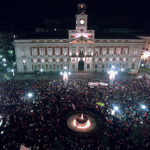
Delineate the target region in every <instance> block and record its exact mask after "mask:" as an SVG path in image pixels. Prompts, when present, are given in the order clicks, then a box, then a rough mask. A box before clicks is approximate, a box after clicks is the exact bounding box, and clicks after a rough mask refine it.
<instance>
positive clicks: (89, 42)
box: [69, 36, 95, 44]
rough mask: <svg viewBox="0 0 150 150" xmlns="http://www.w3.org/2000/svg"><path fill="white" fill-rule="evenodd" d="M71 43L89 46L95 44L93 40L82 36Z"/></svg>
mask: <svg viewBox="0 0 150 150" xmlns="http://www.w3.org/2000/svg"><path fill="white" fill-rule="evenodd" d="M69 43H70V44H86V43H87V44H93V43H95V42H94V41H92V40H89V39H87V38H85V37H83V36H80V37H79V38H77V39H74V40H72V41H70V42H69Z"/></svg>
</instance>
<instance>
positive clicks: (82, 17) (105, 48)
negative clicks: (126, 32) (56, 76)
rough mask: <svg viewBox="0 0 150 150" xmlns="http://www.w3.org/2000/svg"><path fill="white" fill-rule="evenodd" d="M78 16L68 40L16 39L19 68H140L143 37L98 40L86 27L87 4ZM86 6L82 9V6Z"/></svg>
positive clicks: (27, 69) (88, 69)
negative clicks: (85, 7)
mask: <svg viewBox="0 0 150 150" xmlns="http://www.w3.org/2000/svg"><path fill="white" fill-rule="evenodd" d="M80 8H81V12H80V13H79V14H78V15H76V29H75V30H69V31H68V35H69V38H68V39H16V40H14V45H15V53H16V62H17V71H18V72H22V73H23V72H34V71H40V69H43V71H44V72H57V71H62V70H63V69H64V66H67V67H68V70H69V71H72V72H78V71H84V72H102V71H107V70H108V69H110V68H111V67H112V65H113V66H115V68H116V69H117V70H118V71H119V70H121V69H122V68H123V69H124V70H130V69H132V70H136V71H138V69H139V66H140V62H141V53H142V48H143V45H144V44H145V40H143V39H140V38H132V39H131V38H130V39H129V38H127V39H122V38H120V39H119V38H117V39H116V38H112V39H109V38H108V39H95V31H94V30H88V29H87V27H88V26H87V23H88V15H87V14H85V11H84V4H80ZM82 8H83V9H82Z"/></svg>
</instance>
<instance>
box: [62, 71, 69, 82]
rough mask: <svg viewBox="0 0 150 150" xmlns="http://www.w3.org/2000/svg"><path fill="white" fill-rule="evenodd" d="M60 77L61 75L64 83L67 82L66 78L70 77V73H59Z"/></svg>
mask: <svg viewBox="0 0 150 150" xmlns="http://www.w3.org/2000/svg"><path fill="white" fill-rule="evenodd" d="M60 75H62V77H63V80H64V81H68V78H69V75H71V72H67V71H64V72H60Z"/></svg>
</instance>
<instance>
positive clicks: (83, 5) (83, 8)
mask: <svg viewBox="0 0 150 150" xmlns="http://www.w3.org/2000/svg"><path fill="white" fill-rule="evenodd" d="M78 11H79V12H85V11H86V5H85V4H78Z"/></svg>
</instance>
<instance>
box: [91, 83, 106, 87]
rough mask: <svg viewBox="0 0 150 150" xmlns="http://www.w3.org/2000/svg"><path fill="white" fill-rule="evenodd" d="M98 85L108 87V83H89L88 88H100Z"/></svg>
mask: <svg viewBox="0 0 150 150" xmlns="http://www.w3.org/2000/svg"><path fill="white" fill-rule="evenodd" d="M98 85H103V86H108V83H103V82H88V86H92V87H93V86H98Z"/></svg>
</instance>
